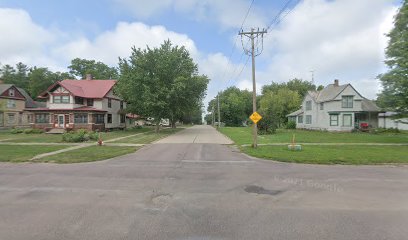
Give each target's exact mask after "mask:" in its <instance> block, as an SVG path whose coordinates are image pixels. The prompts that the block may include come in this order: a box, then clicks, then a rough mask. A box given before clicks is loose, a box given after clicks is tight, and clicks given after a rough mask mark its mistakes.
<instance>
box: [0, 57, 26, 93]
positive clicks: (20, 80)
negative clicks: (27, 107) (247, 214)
mask: <svg viewBox="0 0 408 240" xmlns="http://www.w3.org/2000/svg"><path fill="white" fill-rule="evenodd" d="M28 72H29V67H28V66H27V65H25V64H23V63H21V62H19V63H17V64H16V67H15V68H14V67H12V66H10V65H8V64H6V65H4V66H3V67H2V68H1V70H0V77H1V79H2V80H3V81H4V83H8V84H14V85H16V86H17V87H21V88H27V87H28Z"/></svg>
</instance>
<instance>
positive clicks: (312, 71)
mask: <svg viewBox="0 0 408 240" xmlns="http://www.w3.org/2000/svg"><path fill="white" fill-rule="evenodd" d="M310 72H311V73H312V84H314V70H311V71H310Z"/></svg>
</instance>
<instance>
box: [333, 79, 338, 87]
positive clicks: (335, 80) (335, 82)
mask: <svg viewBox="0 0 408 240" xmlns="http://www.w3.org/2000/svg"><path fill="white" fill-rule="evenodd" d="M334 86H335V87H338V86H339V79H334Z"/></svg>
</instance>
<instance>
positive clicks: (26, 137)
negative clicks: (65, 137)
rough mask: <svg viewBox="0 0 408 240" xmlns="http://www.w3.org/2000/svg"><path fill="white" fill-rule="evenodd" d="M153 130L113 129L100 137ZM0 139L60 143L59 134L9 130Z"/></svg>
mask: <svg viewBox="0 0 408 240" xmlns="http://www.w3.org/2000/svg"><path fill="white" fill-rule="evenodd" d="M149 131H153V129H152V128H150V127H144V128H140V129H128V130H115V131H111V132H101V137H102V139H103V140H109V139H113V138H119V137H124V136H128V135H132V134H137V133H143V132H149ZM0 140H5V141H6V142H17V143H22V142H26V143H33V142H35V143H60V142H62V135H61V134H45V133H42V134H24V133H18V134H12V133H10V132H5V131H3V132H0Z"/></svg>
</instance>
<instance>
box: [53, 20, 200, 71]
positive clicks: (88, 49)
mask: <svg viewBox="0 0 408 240" xmlns="http://www.w3.org/2000/svg"><path fill="white" fill-rule="evenodd" d="M167 39H170V40H171V42H172V43H173V44H175V45H181V46H185V47H186V49H187V50H189V51H190V53H191V54H192V56H193V57H195V56H196V55H197V53H198V51H197V49H196V47H195V44H194V41H193V40H191V39H190V38H189V37H188V36H187V35H185V34H179V33H176V32H172V31H169V30H167V29H166V28H164V27H163V26H152V27H151V26H147V25H145V24H143V23H139V22H137V23H127V22H119V23H118V24H117V26H116V28H115V29H114V30H112V31H106V32H103V33H101V34H100V35H98V36H97V37H96V38H95V39H93V40H92V39H91V40H90V39H88V38H86V37H81V38H79V39H74V40H72V41H71V42H68V43H67V44H65V45H63V46H60V47H58V48H57V49H55V50H54V52H53V54H54V55H55V56H59V57H62V58H65V59H66V60H71V59H73V58H76V57H80V58H86V59H95V60H98V61H102V62H104V63H106V64H109V65H116V64H117V63H118V57H125V58H126V57H129V56H130V54H131V48H132V47H133V46H135V47H136V48H142V49H143V48H146V46H147V45H148V46H149V47H159V46H160V45H161V44H162V43H163V42H164V41H165V40H167Z"/></svg>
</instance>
